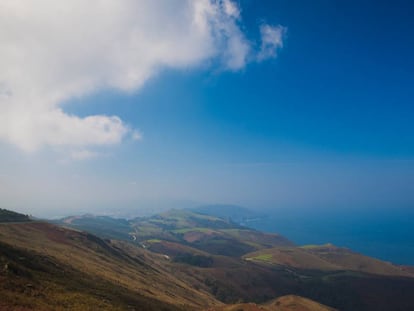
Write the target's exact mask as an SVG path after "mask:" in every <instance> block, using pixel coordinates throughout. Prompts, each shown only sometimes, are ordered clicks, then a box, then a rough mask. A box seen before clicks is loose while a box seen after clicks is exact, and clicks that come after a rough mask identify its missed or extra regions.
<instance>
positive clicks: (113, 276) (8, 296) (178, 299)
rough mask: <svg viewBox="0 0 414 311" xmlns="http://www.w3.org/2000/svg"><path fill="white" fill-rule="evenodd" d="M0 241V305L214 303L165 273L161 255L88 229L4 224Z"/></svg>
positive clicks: (119, 306)
mask: <svg viewBox="0 0 414 311" xmlns="http://www.w3.org/2000/svg"><path fill="white" fill-rule="evenodd" d="M0 243H1V248H0V266H1V267H2V270H0V271H1V273H0V278H1V282H0V284H1V285H0V286H1V291H0V301H1V303H0V307H1V304H3V305H8V306H10V305H13V304H17V303H18V305H19V306H21V305H23V306H25V307H27V309H36V310H51V309H52V310H57V309H59V308H60V306H66V307H65V308H64V309H71V310H76V309H79V310H88V309H91V306H101V307H100V308H102V309H108V310H115V309H122V310H124V309H131V308H132V307H131V306H139V307H135V309H136V310H161V309H166V310H187V309H190V310H193V309H198V308H201V307H202V306H208V305H211V304H213V305H214V304H217V303H218V302H217V301H216V300H215V299H214V298H213V297H211V296H210V295H208V294H207V293H203V292H202V291H196V290H194V289H192V288H190V287H189V286H188V285H186V284H185V283H184V282H182V281H180V280H179V279H177V278H175V277H174V276H173V275H172V274H171V273H169V272H168V271H166V270H165V269H164V267H163V261H165V259H163V258H160V256H156V255H152V254H151V253H149V252H147V251H145V250H142V249H139V248H136V247H135V248H134V250H133V252H128V251H127V248H125V249H124V248H123V245H122V243H112V242H110V241H105V240H102V239H100V238H97V237H96V236H94V235H91V234H89V233H86V232H79V231H74V230H69V229H66V228H60V227H56V226H54V225H51V224H47V223H41V222H37V223H35V222H33V223H25V224H3V225H0ZM22 299H23V300H22ZM1 308H2V310H4V309H5V307H4V306H3V307H1ZM92 309H93V308H92ZM132 309H134V308H132Z"/></svg>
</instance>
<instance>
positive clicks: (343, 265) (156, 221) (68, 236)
mask: <svg viewBox="0 0 414 311" xmlns="http://www.w3.org/2000/svg"><path fill="white" fill-rule="evenodd" d="M62 223H63V225H64V226H73V227H77V229H76V230H75V229H69V228H67V227H59V226H55V225H52V224H48V223H42V222H27V223H6V224H0V243H1V247H0V278H1V280H0V281H1V282H0V289H1V290H0V302H1V304H2V305H0V310H4V309H7V308H9V309H10V310H15V309H16V306H19V308H20V309H21V310H30V309H36V310H39V309H40V310H59V309H68V310H76V309H78V310H97V309H99V310H105V309H106V310H206V309H209V308H210V309H212V310H216V309H218V310H220V308H221V310H233V309H234V308H236V309H235V310H255V309H254V308H256V309H257V308H259V309H262V310H296V311H297V310H311V311H317V310H326V309H320V308H322V307H323V308H328V307H325V306H330V307H333V308H335V309H338V310H343V311H347V310H349V311H351V310H352V311H365V310H367V311H371V310H372V311H374V310H375V311H388V310H404V311H405V310H414V298H413V297H412V292H414V278H413V277H412V274H411V272H410V271H412V270H411V269H410V267H404V268H402V267H398V266H394V265H392V264H389V263H384V262H381V261H378V260H375V259H372V258H369V257H366V256H363V255H360V254H356V253H353V252H352V251H350V250H346V249H341V248H337V247H335V246H333V245H325V246H307V247H296V246H294V245H293V243H291V242H289V240H287V239H286V238H284V237H282V236H280V235H274V234H266V233H262V232H259V231H256V230H252V229H249V228H246V227H243V226H240V225H237V224H234V223H233V222H231V221H228V220H224V219H221V218H218V217H214V216H211V215H204V214H198V213H195V212H189V211H177V210H174V211H170V212H167V213H163V214H160V215H155V216H153V217H146V218H137V219H133V220H130V221H126V220H116V219H109V218H107V217H95V216H91V215H87V216H76V217H71V218H67V219H65V220H64V221H63V222H62ZM80 224H83V225H87V226H88V227H90V228H94V229H95V230H96V231H101V232H102V234H101V238H99V237H97V236H95V235H93V234H90V233H87V232H85V231H81V230H79V229H82V228H81V226H80ZM106 229H108V230H106ZM98 233H99V232H98ZM111 235H114V236H113V238H112V239H111ZM120 236H121V237H122V238H121V239H119V237H120ZM292 295H294V296H292ZM297 296H301V298H298V297H297ZM289 297H290V298H289ZM305 297H306V299H311V300H312V301H314V302H315V301H317V302H318V303H321V304H323V305H325V306H322V307H321V305H320V304H318V303H316V302H315V303H310V302H309V301H308V300H306V299H305ZM275 299H276V300H275ZM269 301H271V302H269ZM272 302H273V304H272ZM252 308H253V309H252ZM306 308H307V309H306ZM309 308H310V309H309ZM318 308H319V309H318ZM328 310H329V309H328Z"/></svg>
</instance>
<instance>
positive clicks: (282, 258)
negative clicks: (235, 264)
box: [243, 244, 414, 277]
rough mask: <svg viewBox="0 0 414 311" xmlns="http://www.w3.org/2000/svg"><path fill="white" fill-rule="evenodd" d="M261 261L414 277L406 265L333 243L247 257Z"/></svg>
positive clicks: (266, 250) (270, 249)
mask: <svg viewBox="0 0 414 311" xmlns="http://www.w3.org/2000/svg"><path fill="white" fill-rule="evenodd" d="M243 258H244V259H245V260H248V261H254V262H257V263H264V264H271V265H281V266H288V267H293V268H298V269H313V270H320V271H335V270H346V271H358V272H365V273H371V274H377V275H389V276H406V277H414V274H412V273H411V272H409V271H408V270H407V269H404V268H403V267H400V266H396V265H393V264H391V263H389V262H384V261H381V260H378V259H375V258H371V257H368V256H364V255H362V254H358V253H356V252H353V251H351V250H349V249H347V248H341V247H336V246H334V245H332V244H326V245H310V246H302V247H276V248H269V249H264V250H259V251H256V252H253V253H250V254H246V255H244V256H243Z"/></svg>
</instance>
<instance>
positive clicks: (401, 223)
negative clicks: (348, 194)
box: [245, 208, 414, 265]
mask: <svg viewBox="0 0 414 311" xmlns="http://www.w3.org/2000/svg"><path fill="white" fill-rule="evenodd" d="M245 225H247V226H249V227H252V228H255V229H258V230H262V231H266V232H275V233H280V234H282V235H284V236H286V237H287V238H289V239H290V240H292V241H293V242H295V243H297V244H298V245H306V244H325V243H332V244H334V245H337V246H341V247H347V248H350V249H352V250H354V251H357V252H359V253H362V254H365V255H368V256H371V257H375V258H378V259H382V260H385V261H390V262H393V263H396V264H401V265H414V208H413V209H392V208H389V209H374V208H373V209H352V210H351V209H348V210H340V211H334V210H322V209H307V210H294V209H293V210H274V211H267V212H266V216H265V217H258V218H254V219H250V220H248V221H246V222H245Z"/></svg>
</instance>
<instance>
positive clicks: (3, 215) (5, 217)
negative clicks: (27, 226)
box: [0, 208, 30, 223]
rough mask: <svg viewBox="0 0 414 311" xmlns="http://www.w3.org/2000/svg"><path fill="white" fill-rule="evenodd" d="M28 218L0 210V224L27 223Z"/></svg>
mask: <svg viewBox="0 0 414 311" xmlns="http://www.w3.org/2000/svg"><path fill="white" fill-rule="evenodd" d="M28 221H30V218H29V216H27V215H24V214H20V213H16V212H13V211H9V210H7V209H2V208H0V223H2V222H3V223H4V222H28Z"/></svg>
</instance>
